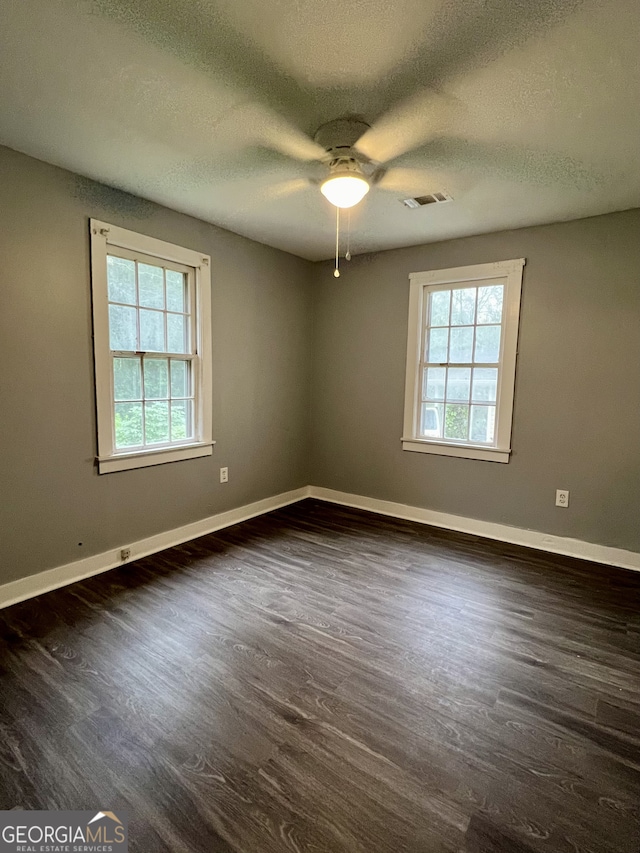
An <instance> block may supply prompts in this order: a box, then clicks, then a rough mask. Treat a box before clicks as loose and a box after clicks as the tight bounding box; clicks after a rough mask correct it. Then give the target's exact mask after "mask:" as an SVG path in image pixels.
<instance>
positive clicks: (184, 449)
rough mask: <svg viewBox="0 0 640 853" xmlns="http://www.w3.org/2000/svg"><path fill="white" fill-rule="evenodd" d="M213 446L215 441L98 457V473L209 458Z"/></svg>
mask: <svg viewBox="0 0 640 853" xmlns="http://www.w3.org/2000/svg"><path fill="white" fill-rule="evenodd" d="M214 444H215V441H211V442H206V443H201V444H185V445H182V446H181V447H165V448H162V449H158V450H136V451H135V452H134V453H118V454H117V455H114V456H106V457H103V458H100V457H98V459H97V462H98V473H99V474H110V473H111V472H112V471H130V470H131V469H132V468H146V467H148V466H150V465H164V464H165V463H166V462H181V461H182V460H183V459H197V458H198V457H200V456H211V454H212V453H213V445H214Z"/></svg>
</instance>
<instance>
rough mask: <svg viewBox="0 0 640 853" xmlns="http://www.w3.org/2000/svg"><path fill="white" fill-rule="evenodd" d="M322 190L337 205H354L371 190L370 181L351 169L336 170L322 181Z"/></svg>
mask: <svg viewBox="0 0 640 853" xmlns="http://www.w3.org/2000/svg"><path fill="white" fill-rule="evenodd" d="M320 192H321V193H322V195H323V196H324V197H325V198H326V199H328V201H330V202H331V204H333V205H335V206H336V207H342V208H346V207H353V206H354V205H356V204H358V202H359V201H362V199H363V198H364V197H365V196H366V194H367V193H368V192H369V181H368V180H367V179H366V178H365V177H364V175H362V174H358V173H357V172H354V171H353V170H351V169H345V170H336V171H334V172H332V173H331V175H330V176H329V177H328V178H327V179H326V181H323V182H322V184H321V185H320Z"/></svg>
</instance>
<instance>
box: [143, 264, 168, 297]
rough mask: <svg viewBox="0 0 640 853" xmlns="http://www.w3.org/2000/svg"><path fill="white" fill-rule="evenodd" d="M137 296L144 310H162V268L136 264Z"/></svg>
mask: <svg viewBox="0 0 640 853" xmlns="http://www.w3.org/2000/svg"><path fill="white" fill-rule="evenodd" d="M138 294H139V299H140V305H144V307H145V308H164V281H163V270H162V267H152V266H150V265H149V264H138Z"/></svg>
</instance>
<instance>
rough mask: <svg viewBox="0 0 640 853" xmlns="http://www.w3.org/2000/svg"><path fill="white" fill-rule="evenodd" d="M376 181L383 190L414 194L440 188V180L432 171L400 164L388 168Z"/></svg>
mask: <svg viewBox="0 0 640 853" xmlns="http://www.w3.org/2000/svg"><path fill="white" fill-rule="evenodd" d="M376 183H377V186H378V188H379V189H381V190H387V191H389V192H398V193H407V194H408V195H414V196H416V195H422V194H424V193H429V192H433V191H434V190H435V189H440V186H439V182H438V181H437V180H436V178H435V177H434V175H433V173H432V172H428V171H426V170H424V169H411V168H402V167H400V166H395V167H394V168H392V169H386V170H385V171H384V174H383V175H382V176H381V177H380V179H379V180H378V181H377V182H376Z"/></svg>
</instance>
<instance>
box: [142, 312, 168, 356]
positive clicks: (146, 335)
mask: <svg viewBox="0 0 640 853" xmlns="http://www.w3.org/2000/svg"><path fill="white" fill-rule="evenodd" d="M140 349H141V350H144V351H145V352H165V351H166V348H165V345H164V314H162V313H161V312H160V311H145V310H144V309H141V310H140Z"/></svg>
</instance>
